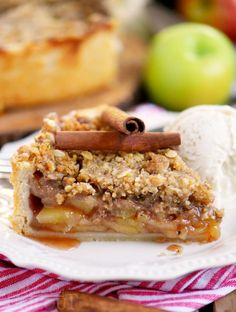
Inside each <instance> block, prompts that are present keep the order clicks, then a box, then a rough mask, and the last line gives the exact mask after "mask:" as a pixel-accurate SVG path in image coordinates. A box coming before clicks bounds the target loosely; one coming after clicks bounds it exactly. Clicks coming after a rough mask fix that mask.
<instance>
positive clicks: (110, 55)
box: [0, 0, 121, 109]
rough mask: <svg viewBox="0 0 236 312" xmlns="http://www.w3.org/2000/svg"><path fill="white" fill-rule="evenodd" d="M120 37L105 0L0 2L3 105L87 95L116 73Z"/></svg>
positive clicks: (110, 82)
mask: <svg viewBox="0 0 236 312" xmlns="http://www.w3.org/2000/svg"><path fill="white" fill-rule="evenodd" d="M120 45H121V43H120V40H119V38H118V35H117V27H116V22H115V21H114V19H113V18H111V17H109V15H108V14H107V13H106V10H105V9H104V8H103V6H102V2H101V1H97V0H96V1H95V0H80V1H78V0H68V1H62V0H57V1H55V0H32V1H26V0H11V1H1V2H0V71H1V76H0V89H1V93H0V106H1V109H8V108H14V107H27V106H34V105H42V104H48V103H50V102H56V101H57V102H58V101H63V100H65V99H70V98H76V97H77V96H82V95H83V96H84V95H87V94H90V93H92V92H95V91H97V90H100V89H102V88H106V87H108V86H110V85H111V84H112V83H113V82H114V81H115V79H116V76H117V72H118V67H119V59H120V50H121V49H120Z"/></svg>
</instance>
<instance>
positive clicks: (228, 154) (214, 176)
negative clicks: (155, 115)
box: [166, 105, 236, 207]
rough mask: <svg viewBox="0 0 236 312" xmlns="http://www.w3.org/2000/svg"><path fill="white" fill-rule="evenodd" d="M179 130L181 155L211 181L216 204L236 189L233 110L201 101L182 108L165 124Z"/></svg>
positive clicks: (219, 203)
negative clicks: (199, 104)
mask: <svg viewBox="0 0 236 312" xmlns="http://www.w3.org/2000/svg"><path fill="white" fill-rule="evenodd" d="M166 129H167V130H168V131H174V132H175V131H176V132H180V134H181V141H182V144H181V146H180V147H179V152H180V155H181V156H182V157H183V159H184V160H185V161H186V163H187V164H188V165H189V166H190V167H191V168H193V169H195V170H196V171H197V172H198V173H199V174H200V176H201V177H202V178H203V179H205V180H207V181H208V182H209V183H210V184H212V185H213V187H214V189H215V195H216V205H217V206H219V207H220V206H221V200H222V199H223V198H230V197H232V196H234V194H235V193H236V110H235V109H234V108H232V107H229V106H222V105H216V106H213V105H204V106H197V107H194V108H191V109H188V110H186V111H184V112H182V113H181V114H180V115H179V116H178V117H177V118H176V119H175V121H173V122H171V123H170V125H169V126H167V127H166Z"/></svg>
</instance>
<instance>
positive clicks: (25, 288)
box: [0, 276, 51, 300]
mask: <svg viewBox="0 0 236 312" xmlns="http://www.w3.org/2000/svg"><path fill="white" fill-rule="evenodd" d="M44 281H47V277H46V276H43V277H41V278H40V279H39V280H36V281H35V282H33V283H32V284H29V285H28V286H24V287H23V288H21V289H18V290H16V291H13V292H11V293H9V294H6V295H3V296H0V300H2V299H8V298H12V299H13V298H14V296H17V295H19V294H21V293H24V294H26V293H27V292H31V291H32V289H33V288H35V286H38V285H39V284H40V285H41V284H42V283H43V282H44ZM50 282H51V281H49V283H50ZM44 285H45V284H44ZM44 287H46V286H44ZM39 289H40V286H39Z"/></svg>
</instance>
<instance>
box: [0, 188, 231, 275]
mask: <svg viewBox="0 0 236 312" xmlns="http://www.w3.org/2000/svg"><path fill="white" fill-rule="evenodd" d="M234 203H236V200H234V201H230V202H228V203H226V204H225V218H224V221H223V224H222V237H221V239H220V240H219V241H217V242H213V243H210V244H182V246H183V255H181V256H178V255H175V254H173V253H171V252H168V251H167V250H166V247H167V246H168V244H158V243H154V242H152V243H151V242H85V243H82V244H81V245H80V246H78V247H76V248H73V249H70V250H58V249H54V248H50V247H47V246H45V245H43V244H40V243H38V242H35V241H33V240H30V239H28V238H25V237H23V236H20V235H18V234H16V233H15V232H13V231H12V229H11V228H10V225H9V222H8V215H9V213H10V211H11V207H12V191H11V190H5V189H4V190H3V189H0V253H1V254H4V255H5V256H7V257H8V258H9V259H10V260H11V261H12V262H13V263H14V264H16V265H17V266H20V267H25V268H40V269H44V270H47V271H49V272H52V273H55V274H57V275H60V276H61V277H63V278H65V279H72V280H80V281H82V280H83V281H102V280H167V279H172V278H176V277H178V276H181V275H183V274H186V273H189V272H192V271H195V270H198V269H203V268H208V267H215V266H222V265H227V264H230V263H233V262H236V243H235V242H236V226H235V222H236V204H234Z"/></svg>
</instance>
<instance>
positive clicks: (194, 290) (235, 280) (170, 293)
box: [0, 256, 236, 312]
mask: <svg viewBox="0 0 236 312" xmlns="http://www.w3.org/2000/svg"><path fill="white" fill-rule="evenodd" d="M0 259H1V260H0V312H2V311H4V312H18V311H21V312H42V311H56V302H57V299H58V296H59V293H60V292H61V291H62V290H63V289H67V288H68V289H77V290H80V291H82V292H87V293H94V294H97V295H101V296H110V297H113V298H117V299H121V300H128V301H132V302H136V303H140V304H143V305H146V306H151V307H156V308H162V309H164V310H167V311H179V312H185V311H186V312H190V311H194V310H196V309H199V308H200V307H202V306H204V305H206V304H208V303H210V302H212V301H215V300H217V299H219V298H221V297H223V296H225V295H227V294H228V293H230V292H231V291H233V290H235V289H236V265H229V266H226V267H221V268H214V269H206V270H202V271H197V272H194V273H191V274H188V275H185V276H183V277H180V278H177V279H174V280H170V281H166V282H134V281H127V282H116V281H111V282H101V283H85V282H74V281H63V280H61V279H60V278H59V277H58V276H55V275H54V274H50V273H48V272H45V271H42V270H39V269H34V270H27V269H22V268H18V267H15V266H14V265H13V264H12V263H11V262H9V261H8V259H6V258H5V257H4V256H0Z"/></svg>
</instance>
